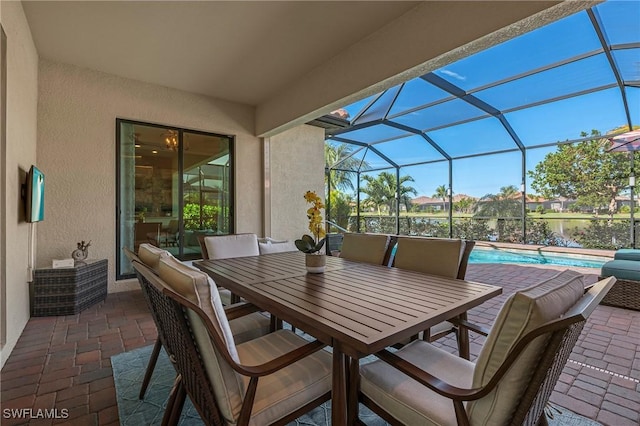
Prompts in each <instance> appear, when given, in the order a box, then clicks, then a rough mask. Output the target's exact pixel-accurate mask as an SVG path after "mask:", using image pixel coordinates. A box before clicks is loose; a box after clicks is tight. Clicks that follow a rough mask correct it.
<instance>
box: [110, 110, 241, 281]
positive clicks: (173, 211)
mask: <svg viewBox="0 0 640 426" xmlns="http://www.w3.org/2000/svg"><path fill="white" fill-rule="evenodd" d="M116 127H117V132H116V134H117V141H116V142H117V147H118V150H117V151H118V152H117V156H118V161H117V164H118V170H117V176H118V185H117V200H116V204H117V208H118V213H119V214H118V215H117V220H118V223H117V229H118V232H117V243H118V244H117V247H118V250H117V253H116V259H117V268H116V269H117V271H116V272H117V276H118V278H126V277H129V276H132V274H133V268H132V267H131V265H130V264H129V262H128V260H127V258H126V256H124V255H123V253H122V252H121V247H128V248H130V249H132V250H134V251H137V250H138V247H139V245H140V244H142V243H149V244H153V245H155V246H158V247H162V248H164V249H166V250H168V251H170V252H171V253H172V254H173V255H174V256H176V257H177V258H179V259H183V260H186V259H197V258H200V257H202V255H201V251H200V245H199V243H198V237H199V236H202V235H221V234H230V233H233V179H232V176H233V143H234V139H233V137H232V136H227V135H218V134H213V133H204V132H198V131H193V130H186V129H181V128H177V127H170V126H162V125H156V124H147V123H140V122H135V121H128V120H122V119H117V120H116Z"/></svg>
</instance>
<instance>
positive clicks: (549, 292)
mask: <svg viewBox="0 0 640 426" xmlns="http://www.w3.org/2000/svg"><path fill="white" fill-rule="evenodd" d="M583 293H584V284H583V277H582V275H581V274H579V273H578V272H575V271H571V270H566V271H564V272H561V273H559V274H557V275H555V276H554V277H552V278H550V279H547V280H544V281H542V282H540V283H538V284H535V285H533V286H531V287H528V288H525V289H523V290H520V291H518V292H516V293H514V294H513V295H511V296H510V297H509V298H508V299H507V300H506V301H505V303H504V305H503V307H502V309H501V310H500V312H499V313H498V316H497V318H496V321H495V323H494V324H493V327H492V328H491V331H490V333H489V336H487V340H486V342H485V344H484V346H483V347H482V349H481V350H480V354H479V355H478V359H477V361H476V367H475V370H474V373H473V386H482V385H484V384H486V383H487V382H488V381H489V380H490V379H491V378H492V377H493V375H494V373H495V372H496V370H497V369H498V368H499V367H500V365H501V364H502V363H503V362H504V360H505V359H506V357H507V355H508V354H509V351H510V350H511V349H512V348H513V347H514V346H515V344H516V342H517V341H518V339H520V338H521V337H522V336H524V335H525V334H526V333H527V332H529V331H531V330H532V329H534V328H536V327H539V326H540V325H542V324H544V323H546V322H548V321H551V320H553V319H557V318H560V316H562V315H563V314H564V313H565V312H566V311H567V310H568V309H569V308H570V307H572V306H573V305H574V304H575V303H576V302H577V301H578V299H580V298H581V297H582V295H583ZM544 343H545V340H544V338H542V339H541V338H538V339H536V340H535V341H534V342H532V343H531V344H530V345H529V347H528V348H527V349H526V350H525V351H524V352H523V353H522V354H521V355H520V358H519V359H518V360H517V361H516V362H515V363H514V365H513V366H512V367H511V369H510V370H509V371H508V372H507V373H506V374H505V375H504V376H503V378H502V380H501V382H500V385H499V386H498V387H497V388H496V389H494V390H493V391H492V392H491V393H489V394H488V395H487V396H485V397H484V398H482V399H480V400H477V401H472V402H470V403H469V404H468V405H467V412H468V413H469V418H470V419H471V423H472V424H506V423H507V420H508V419H509V418H510V416H511V415H512V413H513V411H514V410H515V408H516V405H517V403H518V400H519V399H520V397H521V395H522V393H523V392H524V390H525V389H524V387H525V386H526V383H527V382H528V381H529V379H530V377H531V374H532V372H533V369H534V366H535V363H536V362H537V360H538V357H539V355H540V351H541V350H542V345H543V344H544Z"/></svg>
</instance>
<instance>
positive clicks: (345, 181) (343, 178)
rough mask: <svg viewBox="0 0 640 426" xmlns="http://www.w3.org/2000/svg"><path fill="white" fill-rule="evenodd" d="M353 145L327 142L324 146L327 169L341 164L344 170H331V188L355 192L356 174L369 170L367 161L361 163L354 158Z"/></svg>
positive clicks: (327, 175) (326, 177)
mask: <svg viewBox="0 0 640 426" xmlns="http://www.w3.org/2000/svg"><path fill="white" fill-rule="evenodd" d="M352 155H353V145H350V144H346V143H340V144H336V143H331V142H326V143H325V144H324V164H325V168H326V169H329V167H331V166H333V165H335V164H336V163H338V162H340V166H339V167H340V169H343V170H331V173H330V175H331V188H333V189H339V190H342V191H345V190H351V191H353V190H354V187H353V180H354V179H355V178H356V174H357V173H356V172H357V171H358V170H366V169H368V168H369V164H367V162H366V161H361V160H359V159H358V158H354V157H353V156H352ZM328 177H329V174H326V175H325V181H326V180H327V179H328Z"/></svg>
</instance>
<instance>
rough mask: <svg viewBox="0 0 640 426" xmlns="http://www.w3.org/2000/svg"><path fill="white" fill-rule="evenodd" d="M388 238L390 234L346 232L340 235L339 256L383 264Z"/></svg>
mask: <svg viewBox="0 0 640 426" xmlns="http://www.w3.org/2000/svg"><path fill="white" fill-rule="evenodd" d="M390 240H391V239H390V236H389V235H384V234H360V233H350V232H347V233H345V234H344V236H343V237H342V248H341V249H340V257H341V258H343V259H347V260H352V261H355V262H366V263H373V264H375V265H383V264H385V263H384V261H385V258H387V252H388V250H389V245H390V244H389V243H390ZM387 260H388V259H387Z"/></svg>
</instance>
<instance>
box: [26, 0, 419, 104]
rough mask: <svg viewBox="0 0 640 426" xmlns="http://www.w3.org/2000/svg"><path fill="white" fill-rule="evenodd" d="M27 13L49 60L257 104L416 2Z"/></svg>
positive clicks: (84, 7)
mask: <svg viewBox="0 0 640 426" xmlns="http://www.w3.org/2000/svg"><path fill="white" fill-rule="evenodd" d="M23 5H24V10H25V14H26V16H27V19H28V22H29V25H30V27H31V31H32V35H33V38H34V42H35V45H36V48H37V50H38V53H39V54H40V56H41V57H43V58H47V59H51V60H55V61H58V62H64V63H70V64H74V65H78V66H81V67H85V68H90V69H94V70H99V71H104V72H107V73H110V74H115V75H119V76H122V77H127V78H132V79H135V80H141V81H146V82H149V83H154V84H158V85H162V86H167V87H172V88H176V89H181V90H185V91H188V92H194V93H200V94H205V95H209V96H213V97H216V98H220V99H226V100H230V101H235V102H240V103H244V104H250V105H258V104H260V103H261V102H263V101H265V100H266V99H268V98H269V97H270V96H271V95H273V93H274V92H276V91H277V90H279V89H280V88H282V87H284V86H286V84H287V82H289V81H292V80H296V79H297V78H299V76H301V75H304V74H306V73H308V72H309V71H310V70H311V69H313V68H315V67H317V66H318V65H319V64H322V63H323V62H326V61H327V60H329V59H330V58H331V57H332V56H334V55H335V54H336V52H339V51H341V50H342V49H344V48H345V47H347V46H350V45H352V44H354V43H356V42H358V41H359V40H361V39H362V38H364V37H366V36H367V35H369V34H370V33H372V32H374V31H376V30H377V29H379V28H380V27H382V26H384V25H385V24H386V23H388V22H390V21H392V20H394V19H395V18H397V17H398V16H399V15H401V14H403V13H404V12H406V11H407V10H408V9H411V8H412V7H414V6H415V5H416V2H384V1H381V2H362V1H357V2H339V1H329V2H264V1H263V2H260V1H258V2H256V1H239V2H228V1H227V2H220V1H215V2H213V1H210V2H206V1H197V2H164V1H161V2H146V1H143V2H127V1H115V2H114V1H112V2H74V1H71V2H50V1H44V2H35V1H27V2H24V3H23Z"/></svg>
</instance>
